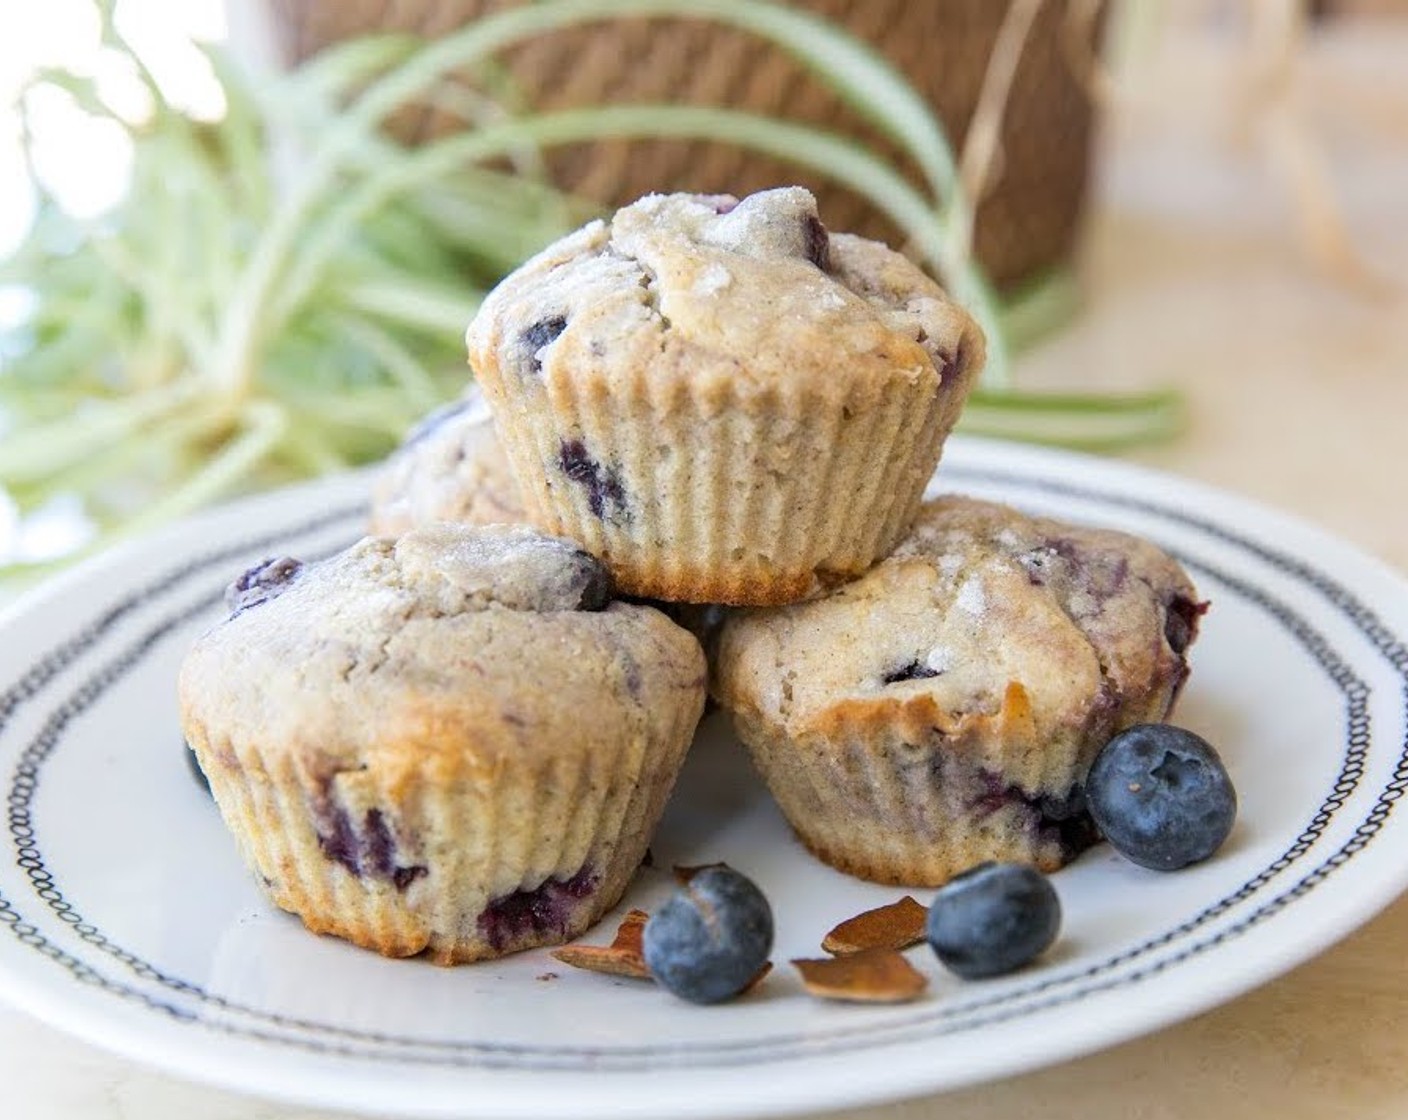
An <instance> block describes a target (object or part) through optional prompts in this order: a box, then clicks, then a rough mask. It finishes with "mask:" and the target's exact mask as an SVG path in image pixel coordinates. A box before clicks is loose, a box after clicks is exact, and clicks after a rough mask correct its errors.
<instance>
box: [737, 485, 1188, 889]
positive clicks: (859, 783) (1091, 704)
mask: <svg viewBox="0 0 1408 1120" xmlns="http://www.w3.org/2000/svg"><path fill="white" fill-rule="evenodd" d="M1204 609H1205V604H1202V603H1200V602H1199V600H1198V597H1197V592H1196V591H1195V590H1194V588H1193V585H1192V583H1191V582H1190V581H1189V579H1188V576H1187V575H1186V574H1185V573H1184V571H1183V569H1182V568H1181V567H1180V566H1179V565H1178V564H1177V563H1176V562H1175V561H1174V560H1172V559H1171V558H1170V557H1168V556H1167V555H1165V554H1164V553H1163V552H1161V551H1160V550H1159V549H1157V548H1156V547H1154V546H1153V545H1151V544H1149V543H1147V542H1145V541H1142V540H1139V539H1137V538H1135V537H1132V536H1129V535H1127V534H1123V533H1118V532H1113V531H1109V530H1103V529H1094V528H1084V527H1080V526H1076V525H1067V524H1063V523H1061V522H1058V521H1053V520H1048V519H1045V518H1035V517H1027V516H1024V515H1023V514H1021V513H1018V512H1017V511H1016V510H1013V509H1009V508H1006V507H1004V506H1000V505H994V504H991V503H986V502H979V501H973V500H970V499H967V498H961V497H946V498H941V499H939V500H937V501H932V502H928V503H925V504H924V505H923V506H922V507H921V509H920V512H919V517H918V519H917V521H916V522H915V525H914V527H913V529H912V530H911V532H910V534H909V535H908V536H907V537H906V538H905V540H904V541H902V542H901V543H900V545H899V547H898V548H897V549H896V550H895V551H894V553H893V554H892V555H891V556H890V557H888V558H887V559H885V560H884V561H882V562H881V563H880V564H878V565H877V566H876V567H875V568H874V569H873V570H872V571H870V572H869V573H867V574H866V575H865V576H863V577H862V578H860V579H859V580H856V581H855V582H853V583H850V584H847V585H846V586H844V587H841V588H838V589H836V590H834V591H832V592H831V593H830V594H828V595H826V596H825V597H823V598H819V599H816V600H814V601H812V602H808V603H801V604H794V605H792V606H786V607H779V608H774V609H769V610H752V611H740V612H737V613H735V614H734V615H732V616H730V618H729V619H728V620H727V621H726V622H725V624H724V628H723V634H722V636H721V638H720V641H719V650H718V660H717V663H716V665H715V674H716V679H715V685H714V688H715V694H716V696H717V699H718V700H719V703H720V705H721V706H722V707H724V708H726V709H727V710H729V712H731V714H732V716H733V719H734V722H735V725H736V727H737V729H738V734H739V736H740V737H741V738H742V740H743V742H744V743H745V744H746V745H747V747H748V748H749V750H750V752H751V754H752V756H753V760H754V762H755V764H756V765H757V768H758V770H759V771H760V772H761V774H762V776H763V778H764V780H765V781H766V782H767V785H768V788H769V789H770V790H771V791H772V794H773V796H774V797H775V798H776V800H777V802H778V804H779V805H780V806H781V808H782V811H783V813H784V815H785V816H786V817H787V820H788V821H789V822H790V823H791V825H792V827H793V829H794V830H795V831H796V833H797V835H798V836H799V837H801V839H802V841H803V842H804V843H805V844H806V845H807V847H808V848H810V849H811V850H812V851H813V852H814V853H815V854H816V855H818V856H819V857H821V858H822V859H823V860H825V861H826V862H827V863H830V864H832V865H834V866H836V867H838V868H840V869H842V870H844V871H848V872H851V873H852V874H855V875H859V876H862V877H863V878H867V879H874V880H877V881H880V882H887V883H903V884H907V885H912V886H937V885H938V884H940V883H943V882H945V881H946V880H947V879H949V878H951V877H952V876H953V875H955V874H957V873H958V872H960V871H963V870H964V869H966V868H968V867H971V866H973V865H974V864H977V863H981V862H983V861H985V860H1020V861H1025V862H1029V863H1032V864H1035V865H1036V866H1038V867H1040V868H1042V869H1043V870H1047V871H1051V870H1055V869H1056V868H1058V867H1060V866H1062V865H1063V864H1064V863H1066V862H1067V861H1069V860H1070V859H1071V858H1073V857H1074V856H1075V855H1076V854H1077V853H1078V852H1079V851H1081V850H1082V849H1083V848H1085V847H1086V846H1088V845H1089V844H1091V843H1093V842H1094V841H1095V840H1096V839H1097V836H1096V832H1095V829H1094V826H1093V824H1092V823H1091V821H1090V817H1089V814H1088V813H1087V812H1086V811H1085V806H1084V796H1083V792H1082V783H1083V781H1084V778H1085V775H1086V773H1087V771H1088V770H1089V768H1090V764H1091V762H1092V761H1093V760H1094V757H1095V755H1096V753H1097V752H1098V751H1099V749H1100V748H1101V747H1102V746H1103V745H1104V744H1105V742H1106V741H1108V740H1109V738H1110V737H1111V736H1112V735H1113V734H1114V733H1115V732H1117V731H1119V730H1122V729H1123V728H1125V727H1128V726H1130V725H1132V724H1135V723H1145V722H1154V721H1159V720H1162V719H1165V718H1166V717H1167V716H1168V714H1169V711H1170V709H1171V708H1172V706H1173V703H1174V701H1175V699H1176V698H1177V696H1178V692H1179V689H1180V688H1181V686H1182V684H1183V681H1184V679H1185V678H1186V677H1187V674H1188V663H1187V659H1186V654H1187V650H1188V647H1189V645H1190V643H1191V642H1192V641H1193V639H1194V637H1195V636H1196V634H1197V629H1198V619H1199V616H1200V615H1201V614H1202V612H1203V610H1204Z"/></svg>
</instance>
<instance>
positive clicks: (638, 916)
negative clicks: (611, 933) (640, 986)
mask: <svg viewBox="0 0 1408 1120" xmlns="http://www.w3.org/2000/svg"><path fill="white" fill-rule="evenodd" d="M649 918H650V915H649V914H647V913H646V912H645V911H644V910H632V911H630V912H629V913H628V914H627V915H626V916H625V918H624V919H622V921H621V925H620V926H619V927H618V928H617V930H616V937H615V939H614V940H613V941H612V942H611V944H610V945H564V946H563V947H562V948H561V949H554V950H553V951H552V955H553V956H554V957H555V958H557V959H558V960H560V961H561V962H562V963H563V964H570V965H571V966H572V967H573V968H584V969H586V970H587V971H588V972H603V973H605V974H606V975H608V976H629V977H631V978H633V979H636V980H649V979H651V978H652V977H651V975H650V969H648V968H646V967H645V955H644V952H643V946H642V938H643V936H644V934H645V923H646V922H647V921H648V920H649Z"/></svg>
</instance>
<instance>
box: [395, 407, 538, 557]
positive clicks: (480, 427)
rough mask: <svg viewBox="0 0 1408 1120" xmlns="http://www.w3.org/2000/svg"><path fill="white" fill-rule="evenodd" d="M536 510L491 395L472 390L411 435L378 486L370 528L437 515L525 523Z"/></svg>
mask: <svg viewBox="0 0 1408 1120" xmlns="http://www.w3.org/2000/svg"><path fill="white" fill-rule="evenodd" d="M527 520H528V515H527V514H526V513H525V512H524V510H523V500H522V497H521V496H520V495H519V492H518V483H517V482H516V481H515V480H514V477H513V472H512V470H510V468H509V465H508V459H507V458H506V457H505V455H504V452H503V447H502V445H501V444H500V443H499V440H498V437H497V435H495V433H494V421H493V417H492V416H491V415H490V414H489V407H488V405H486V404H485V403H484V398H483V396H482V395H481V394H480V393H479V391H478V390H477V389H475V388H471V389H470V390H469V392H468V393H466V394H465V396H464V397H463V398H462V399H461V400H458V401H455V402H454V403H452V404H448V405H445V406H444V407H442V408H438V409H436V410H435V411H434V412H432V413H430V414H429V415H428V416H426V417H425V418H424V419H423V420H421V422H420V423H419V424H417V425H416V426H415V427H414V428H412V429H411V431H410V432H409V433H408V434H407V436H406V438H405V440H404V441H403V442H402V444H401V446H400V447H398V448H397V449H396V451H394V452H393V453H392V454H391V456H390V457H389V458H388V459H387V460H386V462H385V463H384V464H383V465H382V467H381V470H380V472H379V473H378V475H377V479H376V482H375V484H374V485H373V488H372V512H371V521H370V529H371V532H372V533H373V534H375V535H377V536H396V535H397V534H399V533H404V532H406V531H407V530H408V529H413V528H415V527H416V526H417V525H425V524H428V523H430V522H432V521H458V522H462V523H464V524H466V525H519V524H525V523H526V522H527Z"/></svg>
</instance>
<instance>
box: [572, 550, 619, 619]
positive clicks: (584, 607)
mask: <svg viewBox="0 0 1408 1120" xmlns="http://www.w3.org/2000/svg"><path fill="white" fill-rule="evenodd" d="M573 560H574V561H575V562H576V564H577V569H578V571H579V573H580V577H581V578H580V582H581V585H582V595H581V598H580V599H578V600H577V609H578V610H579V611H604V610H605V609H606V608H607V606H608V605H609V604H610V602H611V598H612V595H613V594H614V593H615V587H614V585H613V583H612V579H611V569H609V568H608V567H607V566H606V565H605V564H603V563H602V562H601V561H600V560H598V559H597V558H596V557H595V556H593V555H592V554H591V553H590V552H583V551H582V550H580V549H579V550H578V551H577V552H576V553H575V554H574V555H573Z"/></svg>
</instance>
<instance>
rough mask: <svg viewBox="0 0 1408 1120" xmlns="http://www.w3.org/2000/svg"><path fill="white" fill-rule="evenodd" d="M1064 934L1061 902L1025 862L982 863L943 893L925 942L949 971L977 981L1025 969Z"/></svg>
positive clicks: (932, 908) (931, 915)
mask: <svg viewBox="0 0 1408 1120" xmlns="http://www.w3.org/2000/svg"><path fill="white" fill-rule="evenodd" d="M1060 929H1061V900H1060V899H1059V898H1058V897H1057V895H1056V888H1054V887H1053V886H1052V885H1051V882H1050V880H1048V879H1047V878H1046V876H1045V875H1043V874H1042V873H1041V872H1040V871H1038V870H1037V869H1036V868H1034V867H1029V866H1027V865H1026V864H1022V863H981V864H979V865H978V866H977V867H973V868H970V869H969V870H967V871H965V872H963V874H961V875H958V876H955V877H954V878H952V879H950V880H949V881H948V882H947V883H946V884H945V885H944V886H943V887H942V888H940V890H939V892H938V894H936V895H935V896H934V901H933V903H932V904H931V905H930V907H929V919H928V923H927V925H926V927H925V937H926V939H927V940H928V942H929V946H930V948H932V949H933V950H934V953H935V954H936V955H937V956H938V958H939V960H940V961H942V962H943V964H944V966H945V967H947V968H948V969H950V970H951V971H953V972H956V973H957V974H958V975H959V976H962V977H963V978H964V979H965V980H978V979H981V978H983V977H987V976H1001V975H1003V974H1005V973H1008V972H1012V971H1014V970H1016V969H1018V968H1021V967H1022V966H1023V965H1024V964H1027V963H1028V962H1030V961H1032V960H1033V959H1035V958H1036V957H1037V956H1038V955H1039V954H1041V953H1042V952H1043V951H1045V950H1046V949H1047V948H1048V947H1049V946H1050V945H1051V943H1052V942H1053V941H1055V940H1056V934H1057V933H1058V932H1059V931H1060Z"/></svg>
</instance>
